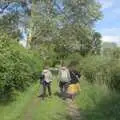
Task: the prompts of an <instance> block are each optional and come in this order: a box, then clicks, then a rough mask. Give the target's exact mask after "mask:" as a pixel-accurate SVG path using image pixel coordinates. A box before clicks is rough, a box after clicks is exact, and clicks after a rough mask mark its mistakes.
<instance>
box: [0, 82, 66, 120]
mask: <svg viewBox="0 0 120 120" xmlns="http://www.w3.org/2000/svg"><path fill="white" fill-rule="evenodd" d="M52 86H53V96H52V97H51V98H46V99H45V100H41V99H40V98H38V97H37V96H38V95H39V90H40V88H39V84H35V85H33V87H31V88H29V89H28V90H27V91H26V92H24V93H20V94H19V96H17V97H16V100H15V101H11V102H9V103H5V102H4V103H3V102H2V103H1V104H0V111H1V112H0V120H61V119H62V120H66V114H67V113H66V104H65V101H63V100H61V99H60V98H59V97H58V96H56V95H54V93H55V92H56V91H58V87H57V82H56V80H54V82H53V85H52Z"/></svg>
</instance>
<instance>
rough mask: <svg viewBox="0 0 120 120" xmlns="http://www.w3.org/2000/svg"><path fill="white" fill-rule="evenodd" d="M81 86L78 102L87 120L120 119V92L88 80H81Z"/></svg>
mask: <svg viewBox="0 0 120 120" xmlns="http://www.w3.org/2000/svg"><path fill="white" fill-rule="evenodd" d="M81 87H82V91H81V93H80V95H79V96H77V99H76V103H77V106H78V107H79V112H80V113H81V114H82V115H83V116H84V117H85V118H84V119H85V120H120V94H117V93H116V92H113V91H110V90H109V89H108V88H107V87H106V86H105V85H101V86H100V85H97V84H96V85H91V84H89V83H88V82H86V81H81Z"/></svg>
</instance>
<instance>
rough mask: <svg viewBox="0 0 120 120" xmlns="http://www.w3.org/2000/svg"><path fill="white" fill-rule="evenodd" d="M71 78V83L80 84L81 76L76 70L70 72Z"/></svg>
mask: <svg viewBox="0 0 120 120" xmlns="http://www.w3.org/2000/svg"><path fill="white" fill-rule="evenodd" d="M70 77H71V83H72V84H76V83H78V82H79V79H80V77H81V75H80V73H79V72H77V71H75V70H74V71H70Z"/></svg>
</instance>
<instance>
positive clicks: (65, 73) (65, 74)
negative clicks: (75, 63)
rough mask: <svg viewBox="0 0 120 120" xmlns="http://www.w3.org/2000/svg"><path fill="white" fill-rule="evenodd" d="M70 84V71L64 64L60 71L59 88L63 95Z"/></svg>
mask: <svg viewBox="0 0 120 120" xmlns="http://www.w3.org/2000/svg"><path fill="white" fill-rule="evenodd" d="M69 82H70V73H69V70H68V69H67V67H65V66H64V65H63V64H62V66H61V68H60V70H59V87H60V92H61V94H62V95H63V94H64V93H65V92H66V89H67V85H68V84H69Z"/></svg>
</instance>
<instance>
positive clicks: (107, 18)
mask: <svg viewBox="0 0 120 120" xmlns="http://www.w3.org/2000/svg"><path fill="white" fill-rule="evenodd" d="M98 1H99V2H100V3H101V4H102V9H101V10H102V12H103V16H104V17H103V19H102V20H100V21H98V23H97V24H96V29H97V31H98V32H100V33H101V34H102V36H103V37H102V41H105V42H115V43H117V44H119V45H120V0H98Z"/></svg>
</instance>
